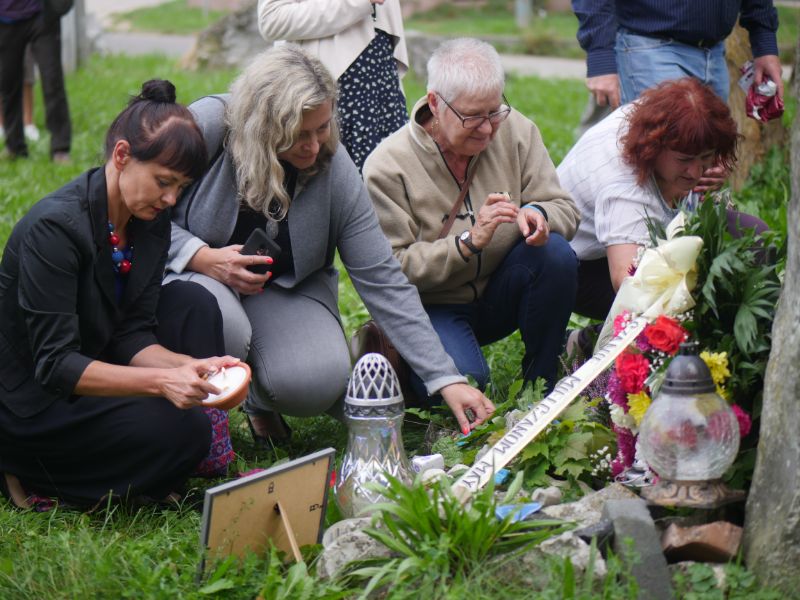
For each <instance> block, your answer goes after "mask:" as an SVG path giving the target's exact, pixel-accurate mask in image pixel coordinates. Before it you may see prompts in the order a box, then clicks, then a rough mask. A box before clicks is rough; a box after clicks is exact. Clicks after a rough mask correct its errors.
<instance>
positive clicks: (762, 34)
mask: <svg viewBox="0 0 800 600" xmlns="http://www.w3.org/2000/svg"><path fill="white" fill-rule="evenodd" d="M572 8H573V10H574V11H575V15H576V16H577V17H578V22H579V26H578V36H577V37H578V42H580V45H581V47H582V48H583V49H584V50H585V51H586V65H587V72H588V76H589V77H594V76H596V75H604V74H607V73H616V72H617V63H616V59H615V57H614V41H615V39H616V34H617V29H618V28H620V27H622V28H624V29H627V30H628V31H630V32H631V33H635V34H637V35H644V36H650V37H658V38H665V39H674V40H676V41H678V42H682V43H684V44H689V45H692V46H697V45H699V44H701V45H704V46H706V47H707V46H709V45H710V44H714V43H716V42H721V41H722V40H724V39H725V38H726V37H728V35H729V34H730V32H731V31H732V30H733V27H734V25H735V24H736V19H737V18H740V22H741V25H742V27H744V28H745V29H747V31H748V32H749V34H750V45H751V46H752V48H753V56H764V55H767V54H775V55H777V54H778V43H777V40H776V37H775V32H776V31H777V30H778V12H777V11H776V10H775V7H774V6H773V5H772V0H689V1H687V0H572Z"/></svg>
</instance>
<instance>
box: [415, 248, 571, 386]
mask: <svg viewBox="0 0 800 600" xmlns="http://www.w3.org/2000/svg"><path fill="white" fill-rule="evenodd" d="M473 260H475V259H473ZM577 268H578V259H577V258H576V257H575V253H574V252H573V251H572V248H570V245H569V244H568V243H567V241H566V240H565V239H564V238H563V237H561V236H560V235H558V234H557V233H552V234H550V240H549V241H548V242H547V244H545V245H544V246H540V247H534V246H528V245H526V244H525V243H524V240H520V241H519V242H518V243H517V244H516V245H515V246H514V247H513V248H512V249H511V251H510V252H509V253H508V255H507V256H506V257H505V259H503V262H502V263H501V264H500V266H499V267H498V268H497V270H496V271H495V272H494V274H493V275H492V277H491V278H490V280H489V283H488V285H487V287H486V289H485V290H484V292H483V295H482V296H481V297H480V298H479V299H478V300H477V301H475V302H470V303H468V304H427V305H425V310H426V312H427V313H428V316H429V317H430V319H431V323H432V324H433V328H434V329H435V330H436V333H438V334H439V339H441V341H442V345H443V346H444V349H445V350H446V351H447V353H448V354H449V355H450V356H451V357H452V358H453V361H454V362H455V363H456V367H458V370H459V371H460V372H461V373H462V374H463V375H470V376H471V377H473V378H474V379H475V381H476V382H477V384H478V387H480V388H481V389H485V387H486V384H487V383H488V382H489V374H490V373H489V365H488V364H487V362H486V358H485V357H484V356H483V352H481V346H485V345H486V344H491V343H492V342H496V341H497V340H500V339H503V338H504V337H506V336H507V335H510V334H511V333H513V332H514V331H516V330H517V329H519V330H520V334H521V337H522V342H523V344H524V345H525V355H524V356H523V357H522V376H523V379H525V381H534V380H536V378H537V377H543V378H544V379H546V380H547V386H548V389H552V387H553V385H555V378H556V373H557V368H558V356H559V354H560V352H561V347H562V344H563V341H564V331H565V330H566V327H567V323H568V322H569V316H570V313H571V312H572V306H573V304H574V303H575V292H576V289H577V282H578V276H577ZM411 385H412V386H413V388H414V391H415V392H416V393H417V395H418V396H419V397H420V398H425V397H426V396H427V395H428V394H427V392H426V391H425V387H424V385H423V384H422V381H421V380H420V379H419V377H417V376H416V374H412V376H411Z"/></svg>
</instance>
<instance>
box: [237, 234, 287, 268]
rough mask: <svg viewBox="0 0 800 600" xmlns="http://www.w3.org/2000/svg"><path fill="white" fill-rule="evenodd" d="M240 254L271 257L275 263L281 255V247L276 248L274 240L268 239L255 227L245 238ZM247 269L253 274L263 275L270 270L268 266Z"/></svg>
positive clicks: (255, 266)
mask: <svg viewBox="0 0 800 600" xmlns="http://www.w3.org/2000/svg"><path fill="white" fill-rule="evenodd" d="M241 253H242V254H246V255H248V256H249V255H252V254H256V255H258V256H271V257H272V260H273V261H276V260H278V257H280V255H281V247H280V246H278V244H276V243H275V241H274V240H272V239H270V237H269V236H268V235H267V232H266V231H264V230H263V229H261V228H259V227H256V228H255V229H253V233H251V234H250V236H249V237H248V238H247V241H246V242H245V243H244V246H242V250H241ZM247 269H248V270H250V271H252V272H253V273H258V274H259V275H263V274H264V273H266V272H267V271H269V270H270V265H253V266H250V267H247Z"/></svg>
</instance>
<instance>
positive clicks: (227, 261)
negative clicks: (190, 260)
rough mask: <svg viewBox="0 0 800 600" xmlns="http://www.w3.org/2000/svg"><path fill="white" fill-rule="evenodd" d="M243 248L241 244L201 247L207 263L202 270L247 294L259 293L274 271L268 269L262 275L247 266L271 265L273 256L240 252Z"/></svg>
mask: <svg viewBox="0 0 800 600" xmlns="http://www.w3.org/2000/svg"><path fill="white" fill-rule="evenodd" d="M241 249H242V246H241V245H240V244H234V245H233V246H225V247H224V248H201V249H200V250H198V254H200V253H201V252H202V253H203V254H202V257H201V260H202V262H203V264H204V265H205V269H204V270H203V271H202V272H203V273H204V274H206V275H208V276H209V277H213V278H214V279H216V280H217V281H221V282H222V283H224V284H225V285H227V286H228V287H231V288H233V289H234V290H236V291H237V292H239V293H240V294H244V295H245V296H249V295H252V294H258V293H259V292H261V291H262V290H263V288H264V284H265V283H266V282H267V280H268V279H269V278H270V277H271V276H272V273H271V272H269V271H268V272H267V273H264V274H263V275H260V274H258V273H253V272H252V271H250V270H248V269H247V267H252V266H254V265H271V264H272V257H270V256H260V255H257V254H240V250H241Z"/></svg>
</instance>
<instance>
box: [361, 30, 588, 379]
mask: <svg viewBox="0 0 800 600" xmlns="http://www.w3.org/2000/svg"><path fill="white" fill-rule="evenodd" d="M504 85H505V81H504V74H503V68H502V66H501V64H500V58H499V56H498V55H497V52H496V51H495V49H494V48H493V47H492V46H490V45H489V44H486V43H485V42H481V41H479V40H473V39H456V40H451V41H448V42H445V43H444V44H442V45H441V46H439V47H438V48H437V49H436V50H435V51H434V53H433V55H432V56H431V58H430V60H429V61H428V86H427V90H428V91H427V94H426V95H425V97H423V98H421V99H420V100H419V101H418V102H417V103H416V105H415V106H414V109H413V111H412V115H411V121H410V123H409V124H408V125H407V126H406V127H404V128H402V129H400V130H399V131H397V132H395V133H394V134H393V135H392V136H390V137H388V138H387V139H385V140H384V141H383V142H382V143H381V144H380V145H379V146H378V147H377V148H376V149H375V151H374V152H373V153H372V154H371V155H370V157H369V158H368V159H367V162H366V163H365V165H364V176H365V180H366V182H367V188H368V190H369V192H370V196H371V197H372V201H373V203H374V204H375V207H376V210H377V213H378V219H379V220H380V224H381V227H382V228H383V231H384V233H385V234H386V236H387V237H388V238H389V241H390V243H391V245H392V249H393V251H394V255H395V256H396V257H397V259H398V260H399V261H400V264H401V265H402V267H403V272H404V273H405V274H406V276H408V279H409V280H410V281H411V283H413V284H414V285H416V286H417V289H418V290H419V292H420V296H421V297H422V302H423V305H424V307H425V310H426V312H427V313H428V316H429V317H430V319H431V322H432V323H433V327H434V329H435V330H436V332H437V333H438V334H439V337H440V339H441V341H442V343H443V344H444V347H445V350H447V352H448V353H449V354H450V356H451V357H453V359H454V360H455V363H456V366H457V367H458V368H459V370H460V371H461V373H463V374H465V375H471V376H472V377H474V378H475V380H476V381H477V382H478V386H479V387H480V388H481V389H483V388H484V386H485V385H486V384H487V383H488V381H489V375H490V372H489V366H488V364H487V362H486V360H485V358H484V356H483V354H482V352H481V346H484V345H486V344H489V343H491V342H494V341H496V340H499V339H501V338H504V337H506V336H508V335H509V334H511V333H512V332H514V331H515V330H517V329H519V330H520V333H521V336H522V341H523V343H524V345H525V354H524V356H523V358H522V375H523V378H524V379H525V380H526V381H534V380H535V379H536V378H538V377H543V378H544V379H545V380H546V381H547V385H548V387H552V386H553V385H554V380H555V377H556V372H557V360H558V355H559V352H560V349H561V345H562V342H563V338H564V331H565V329H566V326H567V322H568V320H569V315H570V312H571V311H572V305H573V303H574V295H575V287H576V281H577V277H576V268H577V260H576V258H575V254H574V252H573V251H572V250H571V249H570V246H569V244H568V243H567V240H568V239H570V238H571V237H572V236H573V234H574V233H575V230H576V228H577V224H578V217H579V213H578V210H577V208H576V207H575V204H574V203H573V202H572V200H571V199H570V197H569V194H568V193H567V192H566V191H564V190H563V189H562V187H561V186H560V184H559V182H558V177H556V170H555V168H554V166H553V163H552V161H551V160H550V156H549V155H548V153H547V149H546V148H545V146H544V143H543V142H542V137H541V135H540V134H539V130H538V129H537V127H536V125H534V124H533V123H532V122H531V121H530V120H529V119H527V118H526V117H525V116H524V115H522V114H521V113H519V112H517V111H516V110H514V109H513V108H511V106H510V104H509V101H508V100H507V99H506V97H505V95H504V94H503V88H504ZM443 224H444V225H443ZM412 383H413V382H412ZM417 387H418V389H419V387H420V386H419V382H417ZM419 391H420V392H422V390H419Z"/></svg>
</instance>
